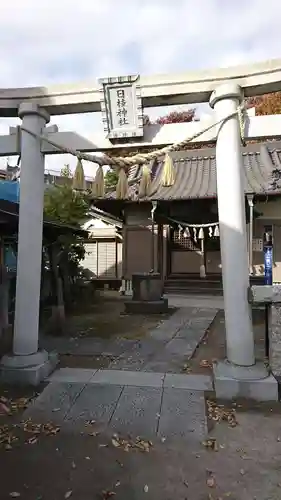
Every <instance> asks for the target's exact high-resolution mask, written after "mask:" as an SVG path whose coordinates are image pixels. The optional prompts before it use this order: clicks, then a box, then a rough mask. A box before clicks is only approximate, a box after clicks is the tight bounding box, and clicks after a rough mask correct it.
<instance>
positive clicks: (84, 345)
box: [41, 302, 217, 373]
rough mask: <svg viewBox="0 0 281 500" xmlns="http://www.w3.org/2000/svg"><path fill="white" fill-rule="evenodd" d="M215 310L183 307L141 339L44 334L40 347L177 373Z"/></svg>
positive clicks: (113, 365)
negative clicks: (55, 336) (47, 335)
mask: <svg viewBox="0 0 281 500" xmlns="http://www.w3.org/2000/svg"><path fill="white" fill-rule="evenodd" d="M187 303H188V302H187ZM216 313H217V309H215V308H212V307H205V308H203V307H182V308H180V309H179V310H177V311H176V312H175V313H174V314H173V315H172V316H171V317H170V318H169V319H167V320H164V321H162V322H160V323H159V325H158V326H157V327H156V328H155V329H154V330H152V331H150V332H149V333H148V335H147V336H146V337H145V338H143V339H141V340H131V339H123V338H115V339H103V338H100V337H99V338H98V337H96V338H66V337H62V338H54V337H44V338H43V339H41V347H43V348H45V349H47V350H48V351H51V350H56V351H57V352H59V354H63V355H66V354H68V355H75V356H90V355H95V356H103V357H108V358H114V359H113V361H110V359H109V363H108V368H109V369H118V370H130V371H131V370H134V371H142V370H143V371H151V372H170V373H180V372H181V370H182V367H183V364H184V362H185V361H186V360H188V359H190V358H191V357H192V355H193V353H194V351H195V349H196V347H197V345H198V344H200V342H201V341H202V338H203V337H204V335H205V332H206V330H207V328H208V327H209V325H210V323H211V322H212V321H213V320H214V318H215V316H216Z"/></svg>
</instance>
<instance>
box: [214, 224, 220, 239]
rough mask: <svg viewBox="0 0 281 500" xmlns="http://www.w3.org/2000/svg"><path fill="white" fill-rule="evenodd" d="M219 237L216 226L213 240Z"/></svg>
mask: <svg viewBox="0 0 281 500" xmlns="http://www.w3.org/2000/svg"><path fill="white" fill-rule="evenodd" d="M219 235H220V230H219V226H216V227H215V231H214V236H215V238H218V237H219Z"/></svg>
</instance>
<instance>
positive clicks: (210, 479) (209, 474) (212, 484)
mask: <svg viewBox="0 0 281 500" xmlns="http://www.w3.org/2000/svg"><path fill="white" fill-rule="evenodd" d="M206 483H207V486H208V487H209V488H214V487H215V486H216V480H215V477H214V475H213V473H212V472H211V471H207V481H206Z"/></svg>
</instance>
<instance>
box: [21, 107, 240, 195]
mask: <svg viewBox="0 0 281 500" xmlns="http://www.w3.org/2000/svg"><path fill="white" fill-rule="evenodd" d="M235 116H238V122H239V127H240V134H241V140H242V141H244V130H245V105H244V104H241V105H240V106H238V107H237V110H236V111H234V112H233V113H231V114H230V115H228V116H226V117H225V118H222V119H220V120H218V121H216V122H214V123H212V124H211V125H209V126H208V127H206V128H204V129H202V130H200V131H199V132H197V133H196V134H194V135H193V136H191V137H187V138H186V139H184V140H182V141H179V142H175V143H174V144H171V145H169V146H166V147H164V148H162V149H159V150H158V151H150V152H148V153H143V154H142V153H137V154H136V155H134V156H113V157H110V156H108V155H106V154H104V155H103V157H100V156H97V155H95V154H88V153H81V152H80V151H77V150H75V149H72V148H67V147H65V146H62V145H61V144H59V143H57V142H55V141H53V140H52V139H50V138H49V137H47V136H45V135H44V134H35V133H34V132H32V131H31V130H29V129H27V128H26V127H21V130H22V131H23V132H26V133H28V134H30V135H31V136H33V137H35V138H37V139H40V140H42V141H46V142H48V143H49V144H50V145H51V146H53V147H55V148H56V149H59V150H60V151H61V152H63V153H66V154H71V155H72V156H76V158H77V159H78V160H79V165H78V163H77V167H76V170H77V178H79V179H80V181H79V182H80V185H82V181H81V179H82V175H83V177H84V181H83V183H84V184H85V176H84V171H83V165H82V160H86V161H90V162H93V163H97V164H98V165H99V166H100V167H101V169H102V167H103V166H105V165H106V166H108V165H109V166H111V167H115V168H117V169H118V170H119V179H118V183H117V188H116V195H118V198H119V197H120V199H123V198H126V196H127V194H128V178H127V175H126V172H127V171H128V169H129V167H131V166H133V165H147V164H148V163H149V162H151V161H152V160H155V159H157V158H159V157H161V156H163V155H165V160H164V165H163V170H162V184H163V186H171V185H173V183H174V182H175V172H174V168H173V161H172V158H171V156H170V155H169V153H172V152H173V151H179V150H180V149H182V148H184V147H185V146H186V145H188V144H189V143H190V142H191V141H193V140H194V139H197V137H200V135H202V134H204V133H205V132H208V131H209V130H211V129H212V128H215V127H217V126H218V125H220V124H221V123H223V122H225V121H227V120H229V119H230V118H233V117H235ZM81 167H82V169H81ZM98 170H99V169H98ZM78 172H79V174H78ZM97 174H98V176H99V182H98V181H97V182H96V184H95V186H94V191H95V190H96V189H97V191H98V192H99V193H100V196H104V185H103V182H102V178H103V176H102V175H101V170H99V173H98V172H97ZM143 176H144V177H146V178H148V172H147V171H145V169H144V170H143ZM143 176H142V177H143ZM79 182H78V181H77V185H78V184H79ZM75 183H76V181H75V182H74V184H75ZM143 183H144V181H143ZM148 184H149V182H148ZM98 186H99V187H98ZM102 186H103V187H102ZM78 189H79V188H78ZM142 189H143V187H142ZM146 189H147V188H146Z"/></svg>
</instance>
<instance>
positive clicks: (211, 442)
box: [202, 438, 218, 451]
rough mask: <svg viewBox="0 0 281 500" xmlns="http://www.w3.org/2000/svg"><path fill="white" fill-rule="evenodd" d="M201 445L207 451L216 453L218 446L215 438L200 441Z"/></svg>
mask: <svg viewBox="0 0 281 500" xmlns="http://www.w3.org/2000/svg"><path fill="white" fill-rule="evenodd" d="M202 444H203V446H205V448H208V449H209V450H213V451H218V444H217V440H216V439H215V438H209V439H206V440H205V441H202Z"/></svg>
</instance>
